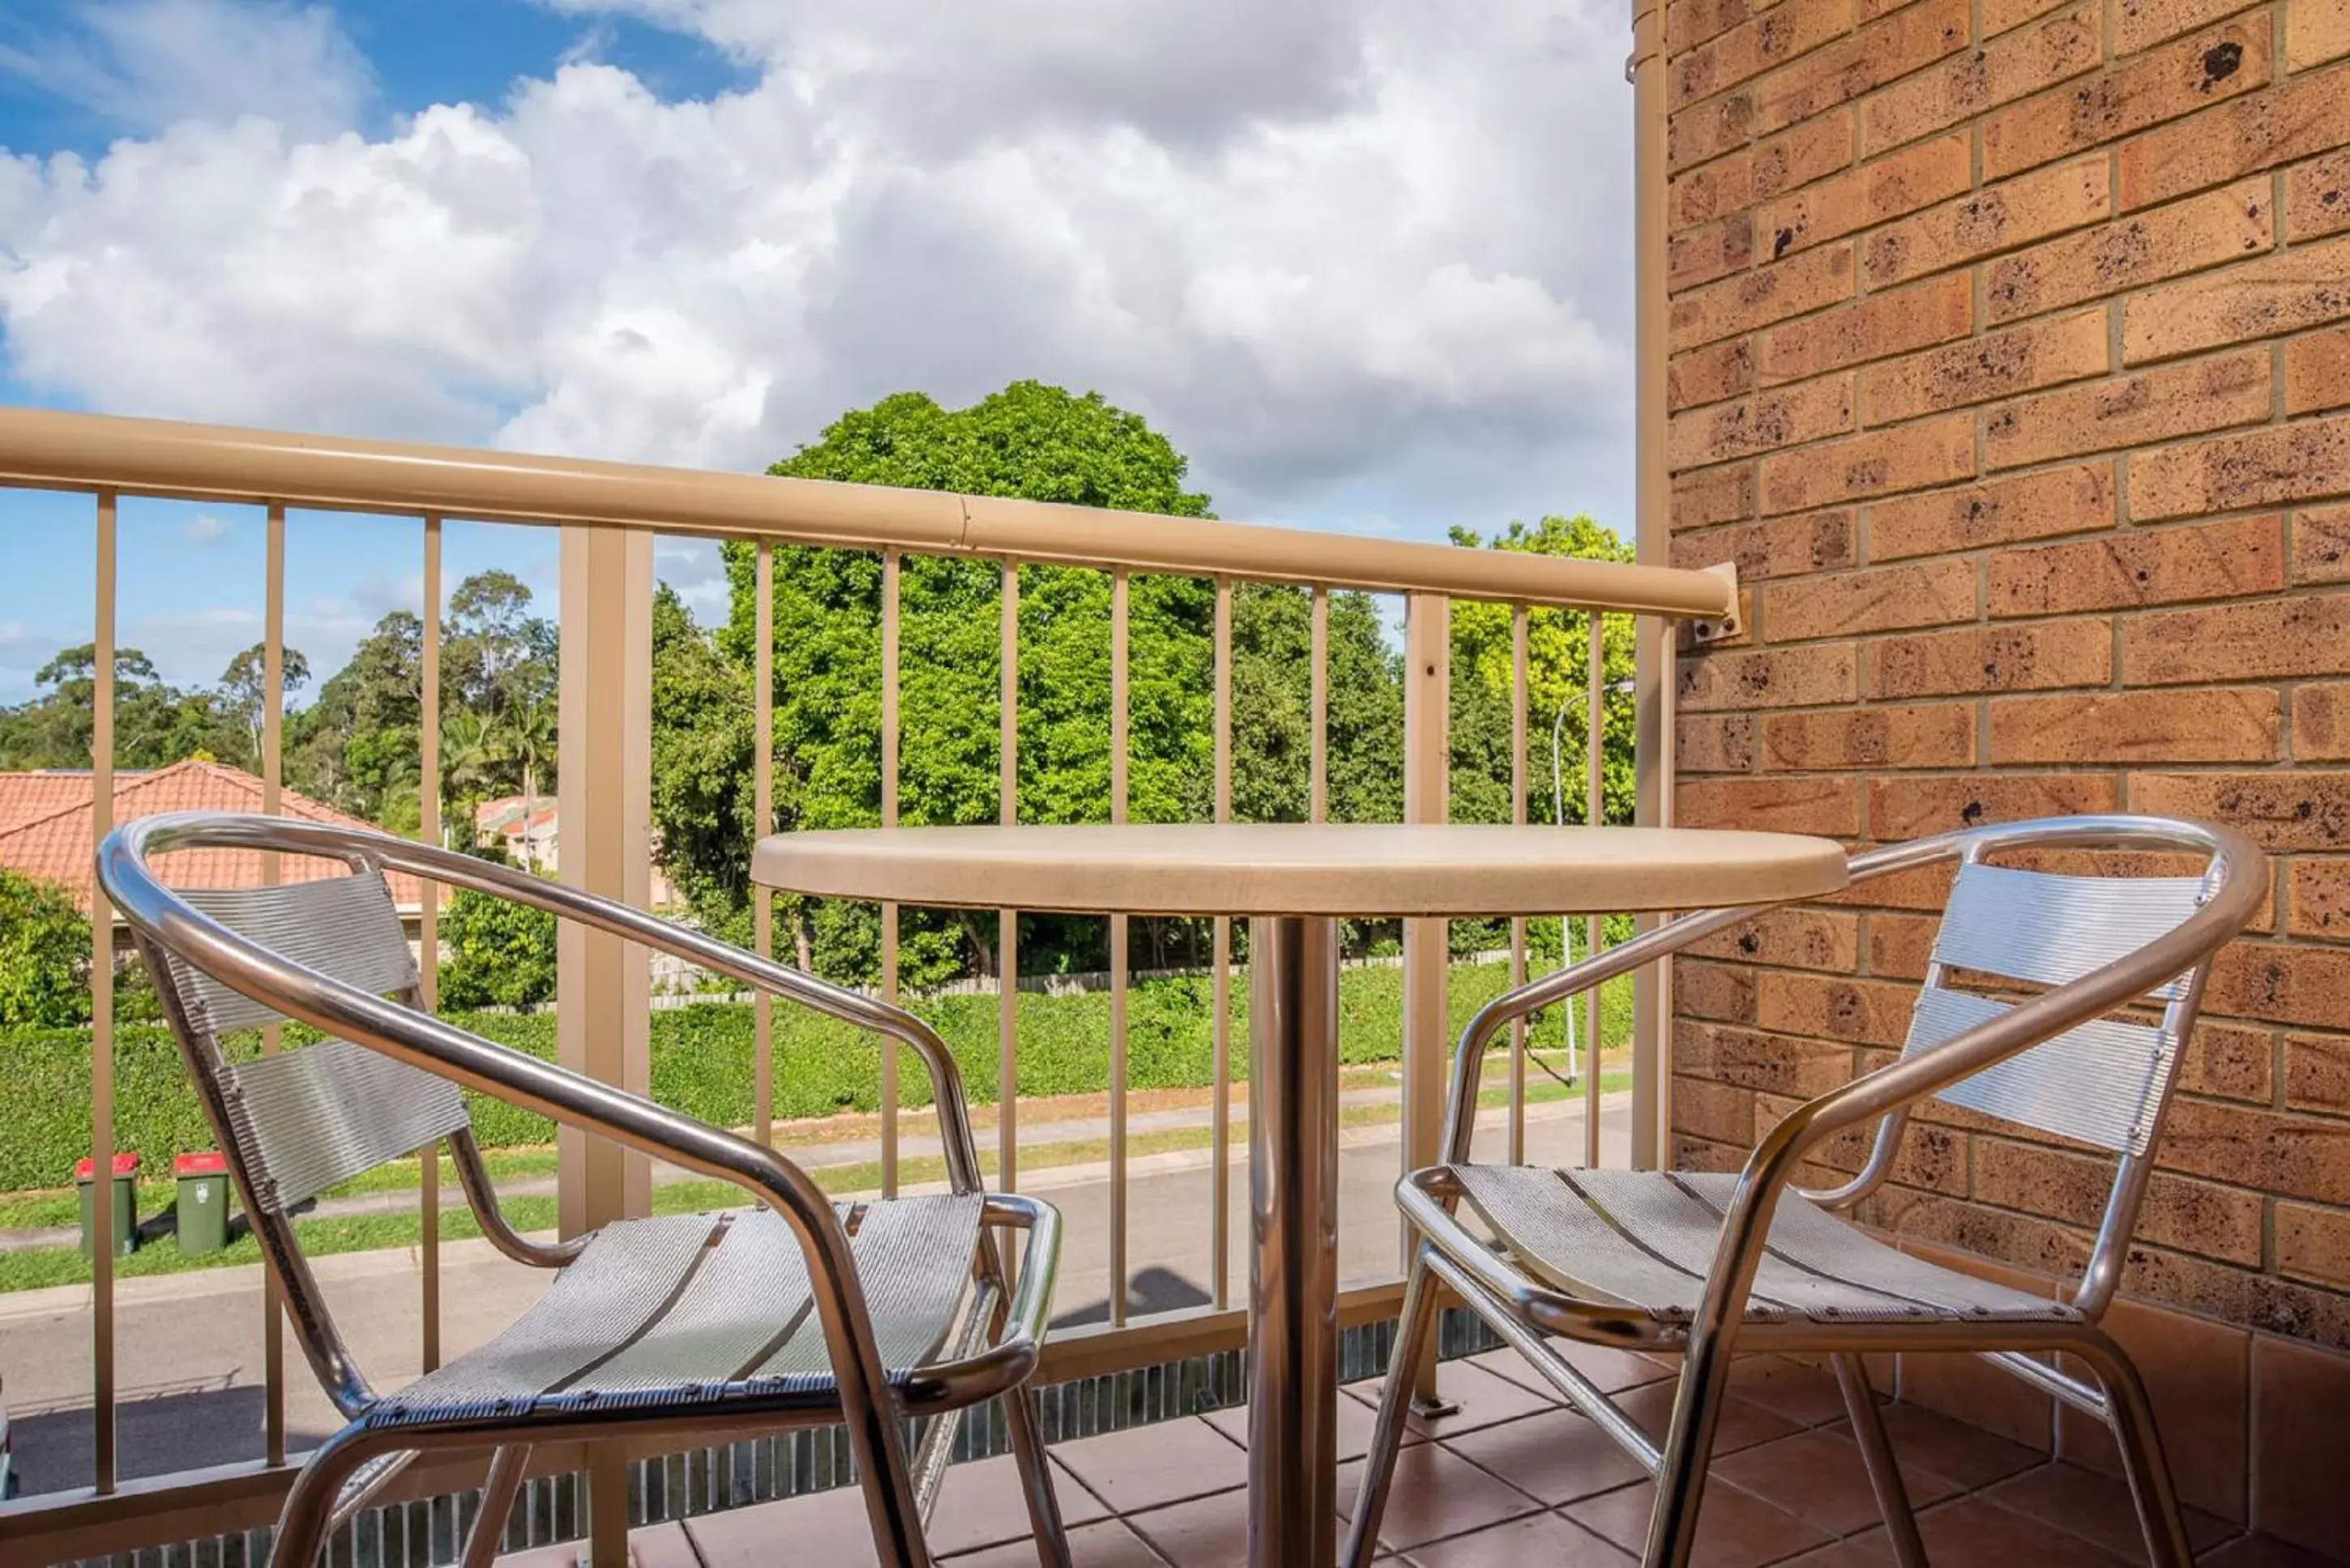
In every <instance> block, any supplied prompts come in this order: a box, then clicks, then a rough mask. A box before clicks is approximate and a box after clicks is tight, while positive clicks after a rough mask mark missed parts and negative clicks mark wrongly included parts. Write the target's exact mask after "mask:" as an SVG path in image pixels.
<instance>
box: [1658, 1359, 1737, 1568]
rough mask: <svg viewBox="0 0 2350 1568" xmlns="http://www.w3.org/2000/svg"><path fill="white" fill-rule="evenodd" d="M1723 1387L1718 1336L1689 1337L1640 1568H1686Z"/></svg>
mask: <svg viewBox="0 0 2350 1568" xmlns="http://www.w3.org/2000/svg"><path fill="white" fill-rule="evenodd" d="M1729 1382H1730V1347H1729V1345H1727V1344H1725V1343H1723V1336H1721V1335H1715V1336H1711V1337H1707V1336H1699V1335H1692V1336H1691V1338H1690V1345H1689V1349H1688V1351H1687V1353H1686V1354H1685V1355H1683V1357H1682V1360H1681V1380H1680V1389H1679V1393H1677V1394H1676V1395H1675V1396H1674V1397H1673V1419H1672V1425H1671V1426H1670V1427H1669V1428H1667V1430H1666V1432H1665V1442H1664V1451H1663V1454H1662V1456H1661V1459H1662V1462H1661V1463H1660V1464H1659V1465H1658V1467H1657V1501H1656V1507H1655V1509H1654V1511H1652V1512H1650V1514H1649V1515H1648V1544H1647V1546H1646V1547H1645V1548H1644V1549H1643V1550H1642V1552H1641V1553H1640V1568H1689V1565H1690V1557H1691V1555H1692V1554H1693V1553H1694V1552H1695V1551H1696V1550H1697V1519H1698V1510H1699V1508H1700V1506H1701V1505H1702V1504H1703V1503H1704V1501H1705V1479H1706V1469H1707V1466H1708V1465H1709V1464H1710V1463H1711V1460H1712V1459H1713V1429H1714V1428H1715V1426H1716V1425H1718V1424H1719V1423H1720V1421H1721V1401H1722V1397H1723V1394H1724V1392H1725V1391H1726V1389H1727V1387H1728V1386H1729Z"/></svg>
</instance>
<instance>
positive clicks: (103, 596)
mask: <svg viewBox="0 0 2350 1568" xmlns="http://www.w3.org/2000/svg"><path fill="white" fill-rule="evenodd" d="M114 566H115V499H114V493H113V492H112V491H110V490H103V491H100V492H99V496H98V561H97V578H98V582H97V588H98V592H97V624H96V626H95V627H94V628H92V629H93V633H94V635H93V636H92V638H91V641H90V666H91V668H90V714H89V784H90V794H89V815H90V823H89V826H90V833H91V836H92V842H93V843H102V842H104V840H105V838H106V836H107V835H108V834H109V833H111V832H113V831H114ZM89 1158H90V1168H89V1174H90V1179H91V1181H92V1182H93V1183H95V1185H94V1186H93V1187H92V1188H91V1189H90V1192H91V1195H92V1201H91V1203H90V1209H89V1219H90V1226H89V1237H90V1245H89V1274H90V1345H89V1373H90V1413H89V1417H90V1471H91V1474H90V1484H91V1486H92V1487H93V1488H94V1489H95V1490H98V1491H99V1492H110V1491H112V1490H114V1480H115V1469H116V1467H115V1443H114V1437H115V1433H114V1376H115V1367H114V1205H113V1203H112V1202H111V1201H109V1199H111V1198H112V1196H113V1191H114V1189H113V1187H112V1185H111V1184H112V1182H113V1179H114V907H113V906H112V905H111V904H109V902H108V901H107V898H106V894H105V892H104V890H103V889H101V888H99V887H98V885H97V884H96V882H95V881H93V882H92V883H91V885H90V890H89Z"/></svg>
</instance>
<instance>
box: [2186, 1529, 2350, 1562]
mask: <svg viewBox="0 0 2350 1568" xmlns="http://www.w3.org/2000/svg"><path fill="white" fill-rule="evenodd" d="M2196 1562H2197V1563H2200V1564H2201V1565H2202V1568H2332V1565H2333V1563H2334V1559H2333V1558H2331V1557H2320V1556H2319V1555H2318V1554H2317V1553H2316V1552H2304V1551H2303V1550H2302V1549H2301V1548H2300V1547H2298V1546H2288V1545H2286V1544H2285V1543H2284V1542H2282V1541H2279V1540H2278V1539H2277V1538H2276V1537H2275V1536H2273V1535H2247V1536H2243V1537H2241V1538H2240V1539H2238V1540H2235V1541H2230V1542H2228V1543H2227V1544H2226V1545H2224V1546H2220V1547H2218V1548H2215V1549H2214V1550H2213V1551H2211V1552H2209V1553H2207V1554H2206V1555H2204V1556H2201V1557H2199V1558H2197V1559H2196Z"/></svg>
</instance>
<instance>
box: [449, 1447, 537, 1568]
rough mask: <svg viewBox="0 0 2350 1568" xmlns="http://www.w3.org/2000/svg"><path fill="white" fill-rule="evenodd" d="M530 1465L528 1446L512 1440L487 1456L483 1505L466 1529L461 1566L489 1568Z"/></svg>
mask: <svg viewBox="0 0 2350 1568" xmlns="http://www.w3.org/2000/svg"><path fill="white" fill-rule="evenodd" d="M529 1468H530V1445H529V1444H528V1443H515V1444H512V1445H510V1446H508V1447H506V1448H503V1449H499V1450H498V1451H497V1452H496V1453H494V1454H492V1455H491V1456H490V1473H489V1475H488V1476H487V1477H485V1478H484V1480H483V1481H482V1508H481V1511H480V1512H478V1513H476V1514H474V1515H473V1529H471V1530H469V1531H467V1532H465V1554H464V1556H463V1559H462V1560H461V1563H460V1568H490V1564H491V1563H493V1562H494V1561H495V1560H496V1558H497V1555H498V1545H499V1543H500V1542H503V1541H504V1539H505V1534H506V1516H507V1515H508V1514H510V1513H512V1512H514V1505H515V1498H516V1497H517V1496H519V1495H520V1494H521V1492H522V1479H523V1472H524V1471H525V1470H526V1469H529Z"/></svg>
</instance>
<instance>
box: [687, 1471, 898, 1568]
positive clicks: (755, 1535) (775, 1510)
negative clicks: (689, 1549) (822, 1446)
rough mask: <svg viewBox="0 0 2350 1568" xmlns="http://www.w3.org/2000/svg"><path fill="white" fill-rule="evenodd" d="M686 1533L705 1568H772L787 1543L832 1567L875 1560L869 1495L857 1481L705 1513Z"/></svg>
mask: <svg viewBox="0 0 2350 1568" xmlns="http://www.w3.org/2000/svg"><path fill="white" fill-rule="evenodd" d="M685 1532H686V1534H687V1535H689V1536H691V1538H692V1540H693V1549H694V1551H695V1552H698V1553H700V1554H701V1557H702V1563H704V1564H705V1565H706V1568H737V1565H738V1564H739V1565H740V1568H754V1565H755V1568H772V1564H774V1563H775V1562H776V1560H777V1559H778V1558H779V1557H781V1556H783V1555H784V1552H783V1548H784V1546H785V1544H786V1543H788V1544H789V1546H790V1548H791V1552H792V1553H793V1554H794V1555H796V1556H798V1557H799V1558H801V1559H802V1560H803V1561H806V1562H809V1563H825V1564H827V1568H865V1565H867V1564H869V1563H873V1562H874V1561H875V1558H874V1552H873V1527H872V1525H871V1523H870V1522H869V1521H868V1520H867V1518H866V1514H865V1494H864V1492H862V1491H861V1490H858V1488H856V1487H853V1486H843V1487H834V1488H832V1489H831V1490H828V1491H818V1492H810V1493H808V1494H807V1495H806V1496H805V1497H787V1498H785V1499H783V1500H781V1501H776V1502H761V1503H754V1504H752V1505H751V1506H750V1507H748V1508H730V1509H725V1510H723V1511H720V1512H717V1513H704V1514H701V1515H698V1516H696V1517H694V1518H692V1519H689V1520H687V1521H685Z"/></svg>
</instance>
